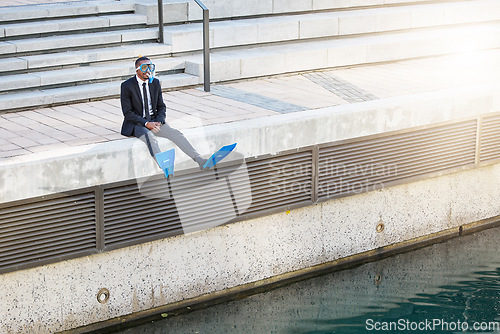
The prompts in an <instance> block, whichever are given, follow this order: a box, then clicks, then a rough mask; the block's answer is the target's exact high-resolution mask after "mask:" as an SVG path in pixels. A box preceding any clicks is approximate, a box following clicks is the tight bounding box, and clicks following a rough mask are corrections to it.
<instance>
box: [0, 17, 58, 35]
mask: <svg viewBox="0 0 500 334" xmlns="http://www.w3.org/2000/svg"><path fill="white" fill-rule="evenodd" d="M4 29H5V36H6V37H10V36H22V35H33V34H43V33H47V32H54V31H58V24H57V23H56V22H54V21H46V22H31V23H16V24H9V25H5V26H4Z"/></svg>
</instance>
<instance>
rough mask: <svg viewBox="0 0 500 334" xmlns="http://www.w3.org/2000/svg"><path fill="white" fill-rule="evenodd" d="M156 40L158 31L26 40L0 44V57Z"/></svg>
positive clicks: (145, 30) (118, 32) (148, 29)
mask: <svg viewBox="0 0 500 334" xmlns="http://www.w3.org/2000/svg"><path fill="white" fill-rule="evenodd" d="M157 39H158V29H154V28H144V29H130V30H118V31H110V32H96V33H87V34H75V35H62V36H52V37H42V38H28V39H20V40H11V41H4V42H0V55H2V56H3V58H6V57H8V58H11V57H16V56H21V55H29V54H32V53H41V52H49V51H50V52H54V51H64V50H67V49H82V48H88V47H96V46H99V47H106V46H108V45H117V44H120V43H132V42H147V41H153V40H157Z"/></svg>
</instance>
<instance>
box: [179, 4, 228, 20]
mask: <svg viewBox="0 0 500 334" xmlns="http://www.w3.org/2000/svg"><path fill="white" fill-rule="evenodd" d="M203 3H204V4H205V6H206V7H207V8H208V9H209V14H210V15H209V17H210V19H216V18H227V17H232V16H233V10H234V3H233V2H232V1H231V0H218V1H216V0H204V1H203ZM202 19H203V10H202V8H201V7H200V6H199V5H198V4H197V3H196V2H194V1H190V2H188V21H198V20H202Z"/></svg>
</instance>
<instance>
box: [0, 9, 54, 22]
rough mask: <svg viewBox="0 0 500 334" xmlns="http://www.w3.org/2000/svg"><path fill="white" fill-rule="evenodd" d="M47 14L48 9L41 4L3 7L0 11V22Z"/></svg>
mask: <svg viewBox="0 0 500 334" xmlns="http://www.w3.org/2000/svg"><path fill="white" fill-rule="evenodd" d="M47 15H48V10H47V8H46V7H43V6H25V7H6V8H5V7H4V8H2V10H1V11H0V22H6V21H7V22H8V21H18V20H29V19H40V18H41V17H47Z"/></svg>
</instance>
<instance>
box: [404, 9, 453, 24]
mask: <svg viewBox="0 0 500 334" xmlns="http://www.w3.org/2000/svg"><path fill="white" fill-rule="evenodd" d="M444 23H445V10H444V8H439V7H437V6H435V7H423V8H422V7H421V8H418V7H417V8H414V9H412V13H411V27H412V28H423V27H432V26H439V25H442V24H444Z"/></svg>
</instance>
